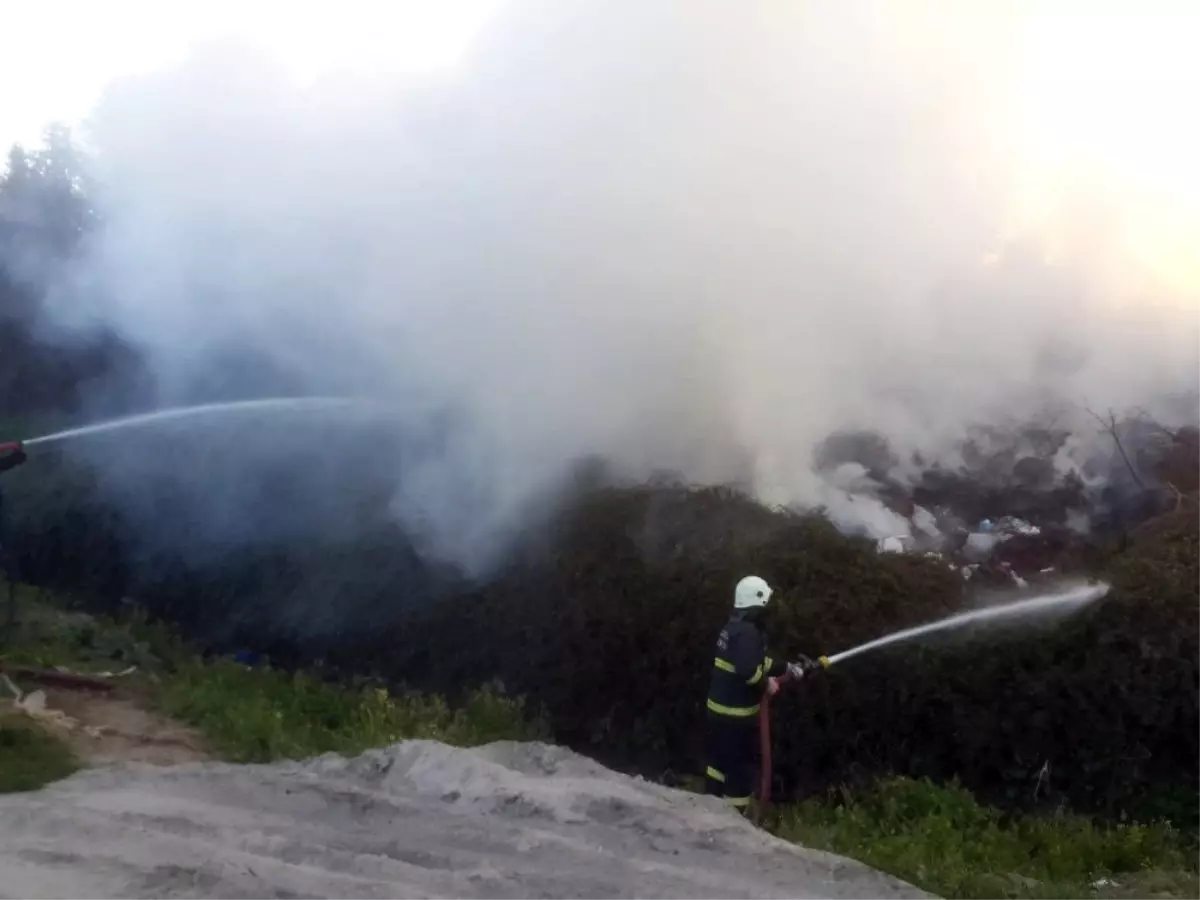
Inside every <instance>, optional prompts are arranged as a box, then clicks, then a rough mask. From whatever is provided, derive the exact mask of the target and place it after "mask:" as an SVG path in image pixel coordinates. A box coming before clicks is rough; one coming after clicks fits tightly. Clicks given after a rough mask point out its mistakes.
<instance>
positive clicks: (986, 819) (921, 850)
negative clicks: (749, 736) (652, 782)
mask: <svg viewBox="0 0 1200 900" xmlns="http://www.w3.org/2000/svg"><path fill="white" fill-rule="evenodd" d="M772 830H774V831H775V832H776V833H777V834H779V835H780V836H781V837H785V838H787V839H789V840H794V841H797V842H799V843H802V844H805V845H806V846H810V847H817V848H820V849H825V850H830V851H833V852H835V853H840V854H843V855H846V856H850V857H853V858H855V859H859V860H862V861H863V862H865V863H867V864H868V865H872V866H875V867H876V868H879V869H882V870H884V871H886V872H890V873H892V874H894V875H896V876H898V877H900V878H904V879H906V880H907V881H910V882H912V883H913V884H916V885H918V886H919V887H922V888H924V889H926V890H930V891H935V892H937V893H938V894H939V895H941V896H944V897H1086V896H1093V895H1095V894H1096V893H1097V890H1098V889H1099V890H1100V891H1101V892H1102V893H1105V894H1110V895H1113V896H1116V895H1117V893H1116V892H1117V891H1119V890H1120V888H1121V886H1122V885H1124V886H1125V887H1126V889H1128V887H1129V886H1130V885H1136V884H1142V885H1147V884H1149V883H1150V881H1151V880H1154V881H1156V882H1158V883H1160V884H1167V885H1172V886H1173V887H1169V888H1168V890H1172V891H1182V893H1168V894H1166V896H1189V893H1190V895H1191V896H1195V894H1194V887H1195V885H1196V884H1197V880H1196V878H1197V876H1196V868H1197V867H1196V856H1195V852H1194V848H1191V847H1190V846H1189V844H1188V841H1187V840H1186V839H1185V838H1184V837H1183V836H1181V835H1180V834H1179V833H1178V832H1176V831H1175V830H1174V829H1172V828H1171V827H1170V826H1168V825H1163V824H1154V825H1143V824H1128V825H1113V826H1098V825H1096V824H1094V823H1092V822H1091V821H1090V820H1088V819H1085V818H1082V817H1078V816H1071V815H1066V814H1058V815H1054V816H1049V817H1036V816H1017V817H1006V816H1004V815H1003V814H1002V813H1001V812H1000V811H998V810H996V809H993V808H990V807H987V806H983V805H980V804H979V803H977V802H976V801H975V799H974V798H973V797H972V796H971V794H970V793H969V792H968V791H966V790H964V789H963V788H961V787H959V786H957V785H949V786H938V785H935V784H933V783H931V782H929V781H927V780H920V781H918V780H913V779H909V778H890V779H886V780H883V781H881V782H879V783H877V784H876V785H875V787H874V788H873V789H871V790H869V791H866V792H863V793H860V794H853V795H852V794H848V793H846V792H839V793H838V794H837V795H831V796H830V797H827V798H825V799H822V800H810V801H808V802H805V803H803V804H800V805H798V806H795V807H792V808H790V809H787V810H785V811H783V812H781V813H779V814H778V815H777V816H776V819H775V821H774V822H773V823H772Z"/></svg>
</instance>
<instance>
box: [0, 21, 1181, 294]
mask: <svg viewBox="0 0 1200 900" xmlns="http://www.w3.org/2000/svg"><path fill="white" fill-rule="evenodd" d="M731 2H732V0H731ZM792 2H793V0H775V3H774V5H775V6H777V7H786V6H787V5H788V4H790V3H792ZM796 2H797V3H798V2H799V0H796ZM768 5H770V4H768ZM895 6H896V7H897V9H904V8H906V7H907V8H908V9H909V10H912V11H914V13H916V12H918V11H919V12H921V14H914V15H913V17H912V18H913V19H914V21H925V20H930V21H932V22H933V23H934V24H933V25H928V24H926V25H924V26H917V28H920V27H924V28H926V29H927V30H931V31H936V30H937V25H936V23H937V21H938V19H939V18H940V17H939V16H938V15H937V14H936V13H935V14H932V15H931V14H930V12H929V11H930V9H932V8H933V7H931V6H930V4H929V3H928V2H927V0H908V2H906V3H905V2H901V3H898V4H895ZM504 7H505V0H436V2H434V0H391V2H380V0H376V2H361V0H341V2H332V3H331V2H323V0H312V2H307V3H301V4H295V3H282V2H263V0H241V2H236V0H206V2H195V0H172V2H169V3H163V2H154V0H105V2H103V3H86V2H80V0H40V2H36V3H20V4H17V3H10V4H6V5H5V10H4V14H5V19H6V22H5V28H4V29H3V31H2V32H0V146H7V145H8V144H10V143H13V142H15V141H22V142H26V143H35V142H36V141H37V137H38V135H39V134H40V131H41V129H42V127H43V126H44V125H45V123H46V122H47V121H48V120H50V119H62V120H66V121H68V122H77V121H79V120H80V119H83V118H84V117H86V115H87V114H88V112H89V110H90V109H91V108H92V106H93V104H94V103H95V102H96V100H97V99H98V97H99V96H100V94H101V92H102V91H103V89H104V88H105V86H106V85H107V84H108V83H110V82H111V81H112V80H113V79H115V78H118V77H121V76H125V75H130V74H135V73H142V72H149V71H152V70H155V69H158V68H161V67H163V66H166V65H169V64H172V63H177V62H179V61H180V60H181V59H182V58H183V57H184V56H185V55H186V53H187V52H188V49H189V47H191V46H192V45H194V44H195V43H196V42H203V41H205V40H207V39H211V38H213V37H216V36H229V35H237V36H239V37H242V38H246V39H249V40H252V41H254V42H256V43H258V44H260V45H262V46H263V47H264V48H266V49H267V50H268V51H269V52H270V53H271V54H273V55H274V56H275V57H276V58H277V59H278V60H279V61H280V62H281V63H282V64H283V65H284V66H285V67H286V69H287V70H288V71H289V72H290V73H291V74H292V77H294V78H295V79H296V81H297V82H298V83H311V82H312V81H313V80H314V79H316V78H317V77H319V76H320V75H321V74H323V73H329V72H330V71H333V70H336V69H339V68H342V69H350V70H354V71H359V72H366V73H379V74H384V73H386V74H387V75H388V76H390V77H392V76H395V75H396V74H397V73H409V74H411V76H412V77H413V78H417V79H419V78H422V77H428V76H429V75H431V74H433V73H438V74H440V75H442V76H445V75H447V74H450V73H453V71H454V70H455V67H456V66H457V65H458V64H459V62H460V61H461V60H462V58H463V57H464V56H465V55H466V54H467V53H469V52H470V48H471V45H472V43H473V41H474V40H475V39H476V37H477V36H478V34H479V32H480V30H481V29H482V28H484V27H486V26H487V24H488V23H489V22H491V21H494V20H495V18H496V17H497V15H498V14H499V13H500V12H502V11H503V9H504ZM971 7H972V8H973V10H974V11H975V12H974V13H973V14H974V15H975V18H977V20H978V21H979V22H980V23H986V22H988V21H989V20H992V21H1003V22H1005V23H1006V24H1010V25H1011V24H1012V23H1014V22H1016V23H1018V25H1017V28H1018V31H1019V37H1018V44H1019V46H1020V51H1019V52H1020V56H1021V60H1020V64H1019V67H1018V68H1017V69H1016V70H1015V77H1014V78H1013V79H1012V81H1011V83H1010V84H1009V85H1008V88H1009V89H1010V90H1011V97H1010V99H1011V100H1012V102H1014V103H1015V104H1016V106H1017V108H1018V110H1019V115H1018V119H1019V121H1020V125H1019V127H1018V128H1017V129H1016V130H1014V131H1013V132H1012V133H1009V134H1006V135H1004V136H1003V140H1004V141H1005V142H1006V143H1007V144H1008V145H1009V146H1010V149H1011V152H1012V153H1014V154H1018V155H1020V156H1021V157H1022V158H1024V159H1025V161H1026V163H1027V165H1028V179H1027V184H1026V192H1027V195H1026V196H1024V197H1023V198H1022V200H1021V206H1020V213H1019V214H1020V215H1021V216H1022V217H1023V218H1024V221H1026V222H1028V221H1036V220H1039V219H1041V220H1046V219H1049V218H1052V217H1053V212H1052V207H1053V205H1054V199H1053V198H1054V196H1055V195H1056V193H1058V192H1061V191H1062V190H1064V187H1063V186H1064V183H1065V182H1068V181H1069V180H1070V178H1071V172H1072V170H1074V169H1078V168H1079V167H1081V166H1085V167H1092V168H1095V169H1097V170H1099V171H1101V172H1102V177H1103V178H1105V179H1107V180H1108V181H1109V182H1110V183H1111V185H1112V186H1113V190H1114V191H1116V192H1117V193H1119V194H1120V196H1121V198H1122V199H1121V202H1122V203H1123V204H1124V206H1125V209H1124V215H1125V217H1126V218H1127V220H1128V221H1127V223H1126V230H1127V231H1128V234H1127V235H1126V236H1125V240H1126V241H1127V242H1128V243H1129V244H1131V245H1136V246H1137V247H1138V248H1139V249H1138V252H1139V253H1141V254H1142V255H1143V256H1144V257H1145V258H1146V259H1147V260H1148V261H1150V262H1151V264H1153V265H1154V266H1155V267H1157V268H1159V269H1160V270H1162V271H1163V272H1164V273H1167V274H1168V277H1170V278H1172V279H1173V280H1176V281H1179V282H1181V283H1184V284H1187V285H1188V287H1189V289H1190V292H1193V293H1200V252H1198V251H1200V167H1198V166H1197V165H1196V164H1195V160H1196V159H1200V117H1197V116H1194V115H1190V114H1188V112H1187V110H1188V109H1189V108H1190V107H1191V106H1193V105H1194V102H1195V97H1196V96H1197V92H1198V91H1200V54H1197V53H1196V52H1195V47H1196V46H1197V45H1198V44H1200V3H1196V2H1192V0H1000V2H999V4H998V5H997V3H996V2H986V0H978V2H972V3H971ZM620 8H621V4H620V3H616V4H614V5H613V7H612V9H613V12H614V14H619V11H620ZM955 15H956V17H958V18H961V17H962V15H963V14H962V10H961V9H959V10H957V11H956V13H955ZM982 27H987V26H986V25H984V26H982ZM918 39H920V38H919V37H918Z"/></svg>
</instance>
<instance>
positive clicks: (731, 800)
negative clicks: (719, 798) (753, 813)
mask: <svg viewBox="0 0 1200 900" xmlns="http://www.w3.org/2000/svg"><path fill="white" fill-rule="evenodd" d="M725 802H726V803H728V804H729V805H730V806H739V807H741V806H749V805H750V798H749V797H726V798H725Z"/></svg>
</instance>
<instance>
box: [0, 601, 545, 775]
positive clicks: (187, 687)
mask: <svg viewBox="0 0 1200 900" xmlns="http://www.w3.org/2000/svg"><path fill="white" fill-rule="evenodd" d="M0 659H3V660H4V661H5V662H8V663H11V664H13V665H28V666H35V667H43V668H50V667H54V666H65V667H67V668H70V669H73V670H75V671H79V672H85V673H88V672H91V673H94V672H99V671H106V670H107V671H114V670H120V669H123V668H127V667H129V666H137V670H138V671H137V674H136V675H134V676H131V677H127V678H123V679H121V680H120V681H119V682H118V684H119V685H120V686H121V687H123V688H125V689H127V690H133V691H135V692H137V693H138V695H139V696H141V697H142V698H144V699H146V700H147V701H148V702H149V703H150V704H152V705H153V706H154V707H156V708H157V709H159V710H160V711H161V712H163V713H164V714H166V715H169V716H172V717H174V718H176V719H179V720H180V721H182V722H186V723H187V724H190V725H194V726H195V727H196V728H197V729H198V730H199V731H200V732H201V733H202V734H203V735H204V736H205V738H206V739H207V742H208V745H209V746H210V747H211V749H213V750H214V751H215V752H216V753H218V754H219V755H220V756H221V757H222V758H224V759H227V760H229V761H232V762H270V761H272V760H276V759H298V758H303V757H307V756H314V755H317V754H321V753H327V752H330V751H335V752H338V753H346V754H355V753H361V752H362V751H363V750H366V749H368V748H371V747H381V746H386V745H387V744H391V743H395V742H396V741H399V740H404V739H409V738H427V739H431V740H438V741H442V742H444V743H447V744H453V745H456V746H476V745H479V744H484V743H488V742H490V741H495V740H538V739H548V738H549V728H548V727H547V725H546V724H545V721H544V719H543V718H542V717H541V716H537V715H532V714H530V713H529V712H528V711H527V710H526V708H525V705H524V703H523V702H522V701H521V700H520V699H517V698H513V697H509V696H507V695H505V694H504V693H503V691H502V690H501V689H500V688H499V687H497V686H485V687H482V688H479V689H477V690H475V691H473V692H471V693H469V694H468V695H467V696H466V697H465V698H464V700H463V702H462V703H461V704H458V705H457V706H455V707H453V708H452V707H451V706H450V705H449V704H447V703H446V701H445V700H444V699H442V698H441V697H438V696H435V695H431V694H420V693H417V692H414V691H404V690H396V689H394V688H389V687H388V686H385V685H382V684H379V683H369V684H364V683H360V684H356V685H346V684H340V683H335V682H332V681H328V680H325V679H322V678H319V677H317V676H316V675H314V674H311V673H306V672H295V673H293V672H285V671H282V670H279V669H272V668H269V667H254V668H251V667H248V666H244V665H241V664H239V663H236V662H234V661H232V660H229V659H215V660H205V659H202V658H201V657H200V656H199V655H198V654H196V653H195V652H194V651H193V650H191V649H190V648H188V647H187V646H186V645H185V644H184V643H183V642H182V641H180V640H179V639H178V637H177V636H175V635H174V634H172V632H171V631H170V630H169V629H167V628H165V627H163V626H162V625H159V624H154V623H150V622H148V621H147V620H146V619H145V618H144V616H142V615H141V614H140V613H138V612H136V611H133V610H131V611H130V614H129V615H128V616H126V617H124V618H123V619H122V620H121V621H115V620H113V619H107V618H103V617H94V616H90V615H87V614H84V613H80V612H75V611H72V610H70V609H67V608H64V607H62V606H59V605H57V603H55V602H51V600H50V598H47V597H44V596H42V595H40V594H38V593H37V592H34V591H32V590H29V589H22V593H21V603H20V618H19V620H18V625H17V628H16V629H14V631H13V632H12V633H10V634H9V635H7V639H6V641H5V643H4V644H3V646H0Z"/></svg>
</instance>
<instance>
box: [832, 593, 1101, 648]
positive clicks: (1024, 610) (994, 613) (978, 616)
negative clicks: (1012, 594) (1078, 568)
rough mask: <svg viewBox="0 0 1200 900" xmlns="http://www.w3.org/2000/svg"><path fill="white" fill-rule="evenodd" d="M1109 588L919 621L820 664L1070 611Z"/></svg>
mask: <svg viewBox="0 0 1200 900" xmlns="http://www.w3.org/2000/svg"><path fill="white" fill-rule="evenodd" d="M1108 590H1109V586H1108V585H1107V584H1104V583H1098V584H1089V585H1082V586H1080V587H1075V588H1071V589H1070V590H1068V591H1063V592H1060V593H1055V594H1041V595H1039V596H1037V597H1030V598H1028V599H1026V600H1017V601H1016V602H1014V603H1005V604H1003V605H1001V606H991V607H988V608H987V609H977V610H973V611H971V612H965V613H959V614H958V615H955V616H949V617H948V618H945V619H939V620H938V621H936V622H930V623H928V624H926V625H917V626H915V627H913V628H905V629H904V630H903V631H897V632H895V633H893V634H888V635H884V636H883V637H881V638H876V639H875V640H873V641H868V642H867V643H865V644H859V645H858V646H857V647H851V648H850V649H849V650H843V651H842V652H841V653H834V654H833V655H832V656H822V657H820V658H819V659H818V665H819V666H820V667H822V668H826V669H827V668H829V667H830V666H832V665H835V664H837V663H840V662H844V661H845V660H847V659H851V658H853V657H855V656H858V655H859V654H862V653H867V652H869V651H871V650H877V649H879V648H880V647H886V646H888V645H889V644H898V643H900V642H901V641H910V640H913V639H914V638H918V637H922V636H924V635H927V634H933V633H935V632H939V631H949V630H950V629H953V628H961V627H963V626H964V625H971V624H975V623H980V622H992V621H996V620H998V619H1008V618H1014V617H1017V616H1021V615H1037V614H1039V613H1047V612H1051V611H1059V612H1067V611H1069V610H1071V609H1074V608H1080V607H1083V606H1086V605H1087V604H1089V603H1092V602H1093V601H1096V600H1099V599H1100V598H1101V597H1103V596H1104V595H1105V594H1107V593H1108Z"/></svg>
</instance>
